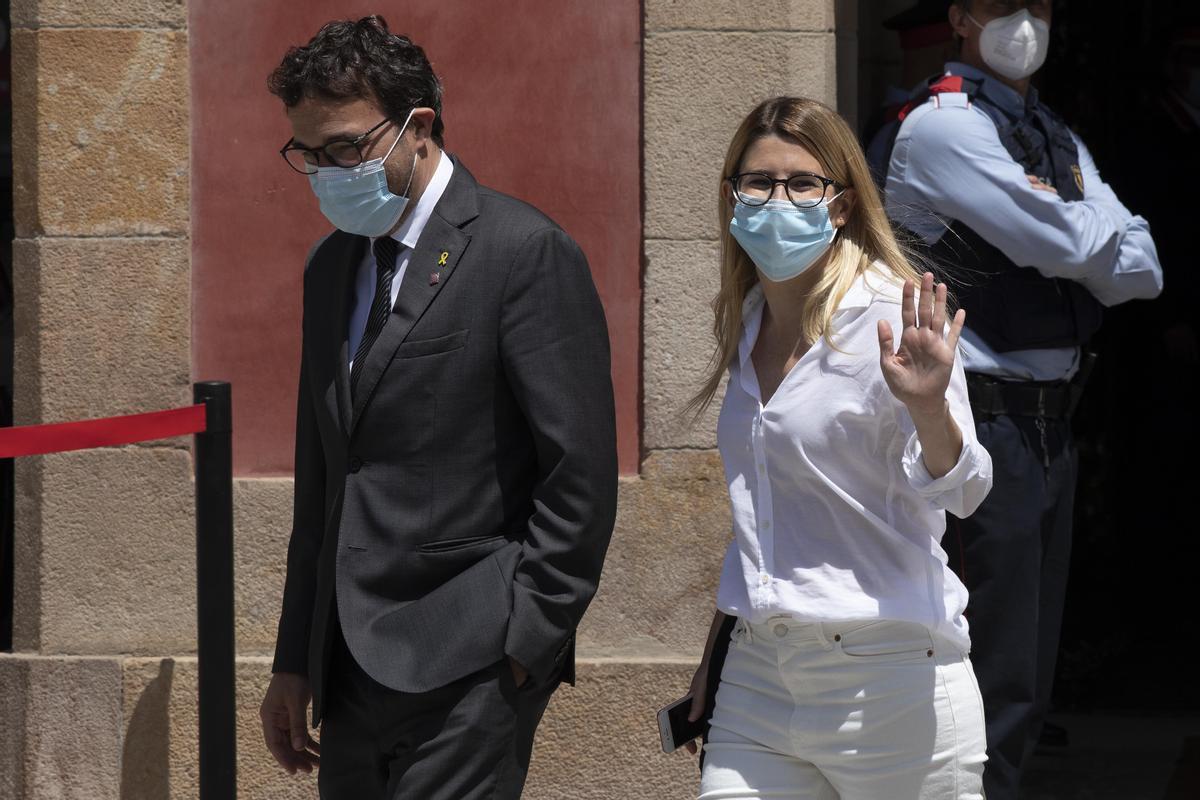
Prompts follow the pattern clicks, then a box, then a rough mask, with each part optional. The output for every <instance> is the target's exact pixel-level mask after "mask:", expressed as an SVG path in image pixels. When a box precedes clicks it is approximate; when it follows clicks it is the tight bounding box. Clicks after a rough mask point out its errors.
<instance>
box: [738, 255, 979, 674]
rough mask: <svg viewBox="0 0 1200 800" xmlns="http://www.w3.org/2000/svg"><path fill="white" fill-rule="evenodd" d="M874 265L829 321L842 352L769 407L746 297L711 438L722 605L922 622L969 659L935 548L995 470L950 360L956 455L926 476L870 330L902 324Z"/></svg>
mask: <svg viewBox="0 0 1200 800" xmlns="http://www.w3.org/2000/svg"><path fill="white" fill-rule="evenodd" d="M877 268H878V269H879V270H882V274H881V273H880V272H875V271H868V273H867V274H866V275H864V276H860V277H859V279H858V280H857V281H856V282H855V284H854V285H853V286H852V287H851V288H850V290H849V291H848V292H847V293H846V296H845V297H844V298H843V299H842V302H841V304H840V305H839V306H838V310H837V312H836V313H835V314H834V316H833V320H832V326H833V331H834V342H835V344H836V345H837V347H838V348H839V349H840V350H841V352H838V350H835V349H833V348H831V347H829V345H828V344H827V343H826V342H825V340H824V339H819V340H818V341H817V342H815V343H814V344H813V345H812V347H811V348H810V349H809V350H808V352H806V353H805V354H804V356H803V357H802V358H801V359H800V360H799V361H798V362H797V363H796V365H795V366H794V367H793V368H792V370H791V371H790V372H789V373H788V374H787V376H786V377H785V378H784V379H783V382H782V383H780V385H779V388H778V389H776V391H775V394H774V395H772V396H771V399H770V401H769V402H767V404H766V405H763V403H762V400H761V395H760V392H759V385H758V378H757V376H756V375H755V372H754V364H753V362H752V360H751V358H750V354H751V352H753V350H754V343H755V340H756V339H757V338H758V332H759V328H760V325H761V322H762V313H763V302H764V300H763V295H762V289H761V287H758V286H755V287H754V288H753V289H752V290H751V292H750V293H749V295H748V296H747V298H746V302H745V306H744V308H743V320H744V322H743V332H742V339H741V342H740V344H739V348H738V355H737V358H736V359H734V362H735V363H733V364H731V365H730V380H729V388H728V389H727V391H726V394H725V402H724V405H723V407H722V409H721V414H720V418H719V422H718V425H717V441H718V446H719V447H720V451H721V459H722V461H723V463H724V466H725V477H726V481H727V483H728V485H729V496H730V500H731V502H732V505H733V533H734V540H733V542H732V543H731V544H730V547H729V551H728V553H727V554H726V557H725V564H724V568H723V570H722V574H721V584H720V589H719V591H718V598H717V605H718V607H719V608H720V609H721V610H722V611H724V612H725V613H727V614H733V615H736V616H739V617H742V618H744V619H747V620H748V621H750V622H754V623H762V622H764V621H766V620H767V619H768V618H769V617H771V616H773V615H776V614H789V615H791V616H793V617H796V618H798V619H802V620H810V621H825V622H834V621H845V620H869V619H888V620H899V621H905V622H916V623H920V624H923V625H926V626H927V627H928V628H929V629H930V631H931V632H932V633H935V634H938V635H940V636H941V637H942V638H943V639H946V640H949V641H951V642H952V643H954V644H955V645H956V646H958V647H959V648H960V649H961V650H962V651H963V652H966V651H967V650H969V648H970V639H969V637H968V635H967V623H966V620H965V619H964V618H963V615H962V612H963V609H964V608H965V607H966V602H967V591H966V588H965V587H964V586H963V585H962V583H961V582H960V581H959V579H958V578H957V576H955V575H954V573H953V572H951V571H950V569H949V568H948V567H947V566H946V554H945V552H944V551H943V550H942V548H941V544H940V541H941V538H942V534H943V532H944V531H945V529H946V515H945V511H951V512H953V513H954V514H956V515H958V516H960V517H961V516H966V515H968V514H970V513H971V512H972V511H974V510H975V508H976V507H978V505H979V504H980V503H981V502H982V501H983V498H984V497H985V496H986V495H987V493H988V490H989V489H990V488H991V484H992V461H991V457H990V456H989V455H988V453H987V451H986V450H985V449H984V448H983V446H982V445H980V444H979V442H978V440H977V439H976V438H975V425H974V422H973V421H972V418H971V408H970V405H969V404H968V401H967V386H966V379H965V377H964V375H963V368H962V363H961V359H956V360H955V364H954V369H953V373H952V375H951V379H950V386H949V389H948V390H947V400H948V401H949V405H950V412H951V414H952V415H953V417H954V420H955V422H957V423H958V427H959V429H960V430H961V431H962V437H963V448H962V452H961V454H960V456H959V459H958V463H957V464H956V465H955V466H954V468H953V469H951V470H950V472H948V473H947V474H945V475H943V476H942V477H941V478H937V479H934V478H933V477H931V476H930V474H929V472H928V471H927V470H926V469H925V465H924V462H923V460H922V457H921V443H920V441H919V440H918V439H917V435H916V430H915V428H914V426H913V422H912V419H911V418H910V417H909V415H908V411H907V409H906V407H905V406H904V404H903V403H901V402H900V401H899V400H897V399H896V398H895V396H894V395H893V394H892V393H891V390H890V389H889V388H888V386H887V383H886V382H885V381H884V378H883V371H882V368H881V367H880V364H879V337H878V333H877V323H878V321H879V320H880V319H886V320H887V321H888V322H889V323H891V326H892V330H893V332H894V334H895V337H896V340H897V341H899V338H900V333H901V331H902V330H903V323H902V321H901V316H900V308H901V307H900V302H901V289H900V287H899V286H898V285H896V284H895V283H894V282H893V279H892V278H891V277H890V273H888V272H887V269H886V267H883V266H882V265H877ZM885 276H886V277H885Z"/></svg>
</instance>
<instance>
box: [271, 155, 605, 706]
mask: <svg viewBox="0 0 1200 800" xmlns="http://www.w3.org/2000/svg"><path fill="white" fill-rule="evenodd" d="M368 242H369V240H368V239H366V238H364V237H360V236H353V235H350V234H347V233H343V232H341V231H335V232H334V233H333V234H331V235H329V236H328V237H327V238H326V239H325V240H324V241H322V242H321V243H320V244H318V246H317V247H316V248H315V249H314V251H313V253H312V255H311V256H310V258H309V263H308V266H307V268H306V270H305V276H304V325H303V356H302V362H301V370H300V391H299V408H298V412H297V421H296V489H295V492H296V496H295V511H294V521H293V528H292V536H291V543H290V545H289V547H288V564H287V582H286V585H285V588H284V595H283V612H282V615H281V617H280V622H279V634H278V638H277V641H276V649H275V663H274V671H277V672H279V671H284V672H295V673H300V674H307V675H308V676H309V679H310V682H311V684H312V688H313V724H314V725H316V724H317V723H318V722H319V721H320V719H321V712H322V703H323V699H324V697H325V696H326V686H325V675H326V673H327V668H328V664H329V658H330V653H331V646H332V643H333V641H334V639H333V636H334V627H333V626H334V625H335V624H336V623H337V622H339V621H340V625H341V627H342V631H343V634H344V636H345V639H346V643H347V645H348V646H349V648H350V651H351V653H352V654H353V655H354V657H355V659H356V660H357V661H358V663H359V664H360V665H361V666H362V668H363V669H364V670H365V671H366V672H367V673H368V674H369V675H370V676H371V677H372V678H374V679H375V680H377V681H379V682H380V683H382V684H384V685H386V686H389V687H392V688H394V689H397V690H400V691H405V692H423V691H429V690H432V689H435V688H437V687H440V686H443V685H445V684H447V683H450V682H451V681H454V680H456V679H458V678H461V677H463V676H465V675H468V674H470V673H472V672H475V671H477V670H480V669H482V668H484V667H486V666H488V665H490V664H494V663H496V662H497V661H499V660H501V659H502V658H504V657H505V655H508V656H511V657H513V658H515V659H516V660H517V661H519V662H520V663H521V664H523V665H524V666H526V667H527V668H528V669H529V671H530V673H531V675H532V676H533V677H534V678H535V679H538V680H566V681H573V679H574V646H573V645H574V631H575V628H576V626H577V625H578V624H579V621H580V618H581V617H582V616H583V613H584V610H585V609H586V607H587V605H588V603H589V602H590V600H591V598H592V596H593V594H594V593H595V591H596V586H597V583H598V582H599V578H600V568H601V565H602V562H603V560H604V554H605V551H606V550H607V548H608V542H609V538H610V536H611V534H612V528H613V522H614V518H615V514H616V486H617V462H616V434H615V430H614V413H613V393H612V384H611V379H610V376H609V346H608V333H607V328H606V325H605V320H604V311H603V309H602V307H601V305H600V300H599V298H598V296H597V294H596V290H595V286H594V285H593V283H592V278H591V274H590V272H589V271H588V266H587V261H586V260H585V258H584V256H583V253H582V252H581V251H580V249H579V247H578V246H577V245H576V244H575V242H573V241H572V240H571V239H570V237H568V236H567V235H566V234H565V233H564V232H563V231H562V230H561V229H560V228H559V227H558V226H557V225H555V224H554V223H553V222H552V221H550V220H549V219H548V218H546V217H545V216H544V215H542V214H541V213H540V212H538V211H537V210H536V209H534V208H532V207H530V206H528V205H526V204H524V203H522V202H520V201H518V200H515V199H513V198H511V197H507V196H505V195H503V194H500V193H499V192H495V191H492V190H490V189H487V188H485V187H482V186H480V185H479V184H478V183H476V182H475V179H474V178H472V177H471V175H470V173H469V172H467V170H466V169H465V168H464V167H463V165H462V164H461V163H459V162H457V161H456V162H455V167H454V174H453V177H452V178H451V180H450V183H449V185H448V186H447V188H446V190H445V192H444V194H443V195H442V197H441V198H440V200H439V201H438V203H437V206H436V207H435V209H434V212H433V215H432V216H431V218H430V219H429V222H428V223H427V225H426V226H425V229H424V231H423V232H422V234H421V238H420V241H419V242H418V243H417V246H416V247H415V248H414V250H413V252H412V254H411V258H410V260H409V265H408V270H407V272H406V274H405V276H404V279H403V282H402V284H401V286H400V292H399V297H398V298H397V300H396V304H395V306H394V307H393V309H392V314H391V316H390V317H389V319H388V321H387V324H386V325H385V326H384V328H383V331H382V333H381V334H380V335H379V338H378V339H377V340H376V342H375V344H374V345H373V347H372V348H371V351H370V353H369V354H368V355H367V356H366V358H367V360H366V362H365V364H364V365H363V371H362V375H361V376H360V378H359V384H358V389H357V391H356V392H355V395H354V398H353V402H352V401H351V396H350V385H349V370H348V361H349V353H348V350H347V319H348V314H349V310H350V304H351V302H352V292H353V285H354V275H355V271H356V270H357V268H358V265H359V264H360V263H361V261H362V259H363V257H364V256H365V254H366V249H367V247H368ZM442 261H444V262H445V263H444V264H439V262H442ZM435 272H436V273H438V278H437V281H436V282H435V281H434V280H433V278H432V273H435ZM335 603H336V605H337V608H336V613H337V619H336V620H335V617H334V613H335V609H334V604H335Z"/></svg>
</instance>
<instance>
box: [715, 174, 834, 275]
mask: <svg viewBox="0 0 1200 800" xmlns="http://www.w3.org/2000/svg"><path fill="white" fill-rule="evenodd" d="M839 197H841V192H839V193H838V194H836V195H834V196H833V197H831V198H829V199H828V200H825V201H822V202H821V204H820V205H816V206H813V207H812V208H797V207H796V206H795V205H794V204H793V203H792V201H791V200H768V201H767V202H766V203H765V204H764V205H760V206H753V205H747V204H746V203H743V202H741V199H740V198H739V200H738V202H737V203H736V204H735V205H734V207H733V218H732V219H731V220H729V232H730V233H731V234H733V238H734V239H736V240H737V243H738V244H739V245H741V246H742V249H743V250H745V251H746V255H748V256H750V260H751V261H753V262H754V264H755V266H757V267H758V269H759V270H760V271H761V272H762V274H763V275H764V276H765V277H766V278H767V279H768V280H770V281H774V282H776V283H779V282H782V281H786V280H790V279H792V278H794V277H796V276H797V275H799V274H800V273H802V272H804V271H805V270H806V269H808V268H809V267H811V266H812V265H813V264H814V263H816V261H817V259H818V258H820V257H821V256H822V255H824V253H825V252H826V251H827V250H828V249H829V246H830V244H832V243H833V238H834V237H835V236H836V235H837V228H835V227H834V226H833V221H832V220H831V219H830V218H829V204H830V203H832V202H833V201H834V200H836V199H837V198H839Z"/></svg>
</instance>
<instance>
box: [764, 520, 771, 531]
mask: <svg viewBox="0 0 1200 800" xmlns="http://www.w3.org/2000/svg"><path fill="white" fill-rule="evenodd" d="M763 530H764V531H769V530H771V520H769V519H765V520H763Z"/></svg>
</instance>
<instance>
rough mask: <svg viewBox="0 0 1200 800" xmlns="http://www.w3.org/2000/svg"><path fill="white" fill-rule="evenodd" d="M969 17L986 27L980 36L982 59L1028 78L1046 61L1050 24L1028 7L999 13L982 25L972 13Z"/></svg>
mask: <svg viewBox="0 0 1200 800" xmlns="http://www.w3.org/2000/svg"><path fill="white" fill-rule="evenodd" d="M967 19H969V20H971V22H974V23H975V24H976V25H977V26H978V27H979V28H981V29H982V31H983V33H981V34H980V36H979V52H980V55H982V56H983V63H985V64H987V65H988V66H989V67H991V68H992V69H994V70H995V71H996V72H997V73H998V74H1000V75H1003V76H1004V77H1006V78H1008V79H1009V80H1013V81H1019V80H1022V79H1024V78H1028V77H1029V76H1030V75H1032V74H1033V73H1035V72H1037V71H1038V69H1039V68H1040V67H1041V66H1042V64H1043V63H1044V62H1045V61H1046V51H1047V50H1049V49H1050V26H1049V25H1047V24H1046V23H1045V22H1044V21H1042V20H1040V19H1037V18H1036V17H1034V16H1033V15H1032V14H1030V13H1029V9H1027V8H1023V9H1021V10H1020V11H1018V12H1017V13H1015V14H1009V15H1008V16H1007V17H999V18H997V19H994V20H992V21H991V22H989V23H988V24H987V25H980V24H979V22H978V21H977V20H976V19H975V18H974V17H972V16H971V15H970V14H967Z"/></svg>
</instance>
